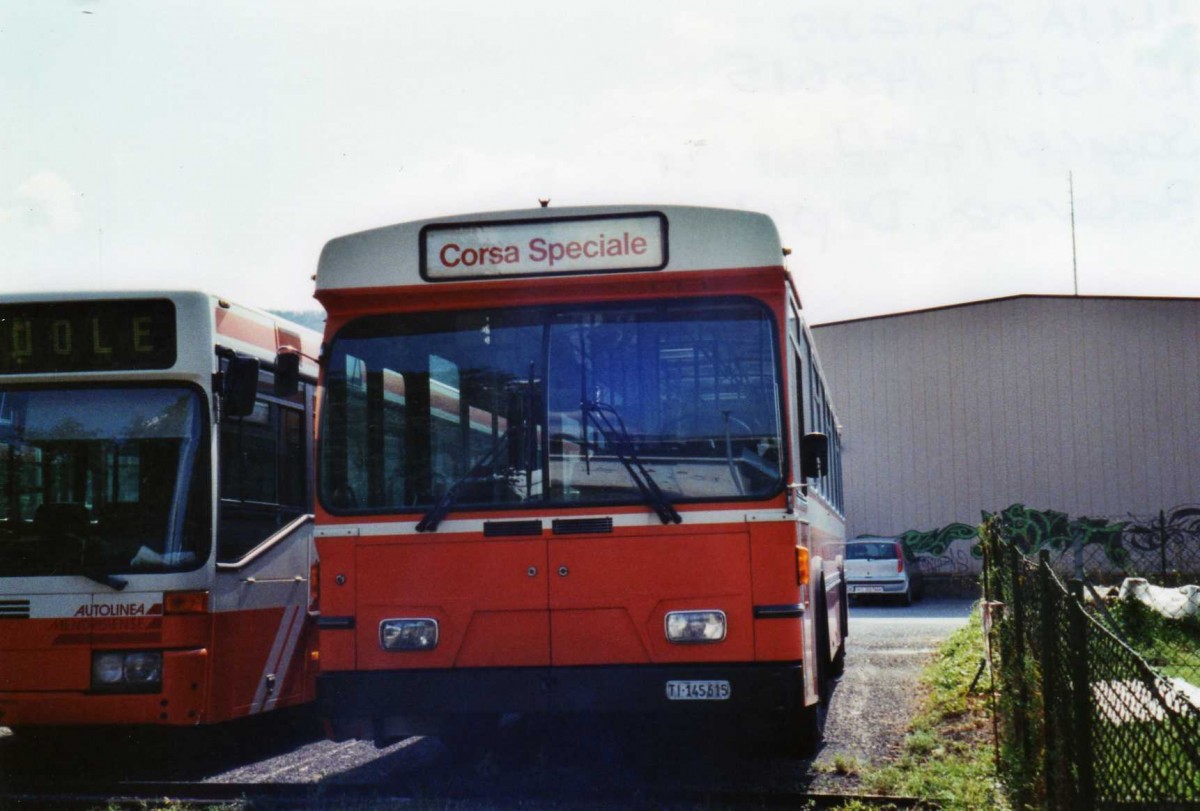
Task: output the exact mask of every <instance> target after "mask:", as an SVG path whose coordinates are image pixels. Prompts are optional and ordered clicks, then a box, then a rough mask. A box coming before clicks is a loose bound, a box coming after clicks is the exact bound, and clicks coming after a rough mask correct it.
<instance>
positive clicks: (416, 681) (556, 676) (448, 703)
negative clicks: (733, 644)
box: [317, 662, 816, 742]
mask: <svg viewBox="0 0 1200 811" xmlns="http://www.w3.org/2000/svg"><path fill="white" fill-rule="evenodd" d="M815 701H816V697H812V699H811V700H810V701H807V702H806V701H805V695H804V678H803V669H802V665H801V663H799V662H784V663H765V664H743V665H722V664H712V665H643V666H637V665H627V666H606V667H564V668H544V667H534V668H464V669H454V670H403V671H401V670H383V671H358V672H355V671H346V672H329V673H323V674H321V675H320V676H318V678H317V702H318V711H319V712H320V714H321V717H322V718H323V719H324V720H325V722H326V730H327V733H328V734H329V737H330V738H332V739H333V740H349V739H352V738H362V739H368V740H375V741H376V742H385V741H388V740H395V739H396V738H399V737H404V736H407V735H437V734H440V733H443V732H445V731H447V730H448V729H453V728H454V727H455V725H456V724H458V725H461V724H462V723H463V722H468V721H470V719H474V718H483V717H489V716H499V715H504V714H508V713H521V714H553V715H594V716H610V717H620V716H629V717H633V716H636V717H639V718H643V719H651V718H659V719H661V720H663V721H672V720H678V721H681V722H682V721H689V720H696V721H716V722H719V721H722V720H728V721H735V722H736V723H737V724H738V725H743V724H747V723H748V724H757V723H760V722H761V723H762V724H763V725H765V726H769V725H773V724H775V723H778V722H779V720H780V719H784V718H789V717H792V715H793V714H794V713H795V712H797V711H798V710H799V709H800V708H801V707H803V706H804V704H805V703H813V702H815Z"/></svg>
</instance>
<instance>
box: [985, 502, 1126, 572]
mask: <svg viewBox="0 0 1200 811" xmlns="http://www.w3.org/2000/svg"><path fill="white" fill-rule="evenodd" d="M993 517H995V518H996V519H998V521H999V522H1000V526H1001V527H1003V529H1004V532H1005V533H1006V537H1008V538H1012V539H1013V541H1015V542H1016V544H1017V548H1018V549H1020V550H1021V551H1022V552H1024V553H1025V554H1027V555H1029V554H1033V553H1034V552H1038V551H1040V550H1042V549H1049V550H1050V551H1051V552H1065V551H1066V550H1068V549H1073V548H1075V545H1076V543H1077V542H1078V544H1079V546H1081V547H1083V548H1087V547H1089V546H1091V547H1096V548H1099V549H1102V550H1103V551H1104V555H1105V557H1106V558H1108V561H1109V562H1110V563H1112V564H1113V565H1115V566H1118V567H1121V566H1124V565H1125V564H1126V563H1127V562H1128V561H1129V552H1128V550H1126V548H1125V545H1124V544H1123V543H1122V531H1123V530H1124V529H1125V526H1126V525H1127V524H1128V522H1126V521H1115V522H1114V521H1109V520H1108V519H1107V518H1088V517H1086V516H1084V517H1081V518H1069V517H1068V516H1067V514H1066V513H1063V512H1058V511H1057V510H1034V509H1032V508H1030V507H1026V506H1025V505H1024V504H1013V505H1012V506H1011V507H1009V508H1007V509H1005V510H1003V511H1002V512H1000V513H998V514H996V515H995V516H993V515H992V513H988V512H985V513H984V514H983V520H984V521H989V520H991V519H992V518H993Z"/></svg>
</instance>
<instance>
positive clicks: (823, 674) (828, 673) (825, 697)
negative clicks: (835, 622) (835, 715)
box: [816, 580, 834, 704]
mask: <svg viewBox="0 0 1200 811" xmlns="http://www.w3.org/2000/svg"><path fill="white" fill-rule="evenodd" d="M824 594H825V581H824V580H822V581H821V595H822V596H821V597H820V598H818V600H817V619H816V622H817V645H816V648H817V651H816V653H817V694H818V695H819V696H821V703H822V704H828V703H829V699H830V698H831V697H832V694H833V690H832V687H831V685H830V679H831V678H832V676H833V659H834V657H831V656H830V655H829V612H828V611H826V610H825V597H824Z"/></svg>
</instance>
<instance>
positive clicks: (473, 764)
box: [0, 600, 970, 809]
mask: <svg viewBox="0 0 1200 811" xmlns="http://www.w3.org/2000/svg"><path fill="white" fill-rule="evenodd" d="M969 608H970V601H966V600H927V601H924V602H921V603H918V604H917V605H915V606H912V607H910V608H900V607H891V606H883V605H861V606H860V605H856V606H854V607H853V608H852V610H851V620H850V622H851V636H850V639H849V646H848V648H847V660H846V674H845V676H843V677H842V679H841V680H840V681H839V682H838V684H837V686H836V688H835V690H834V692H833V697H832V700H831V703H830V705H829V710H828V715H827V719H826V725H825V745H824V747H823V749H822V750H821V752H820V753H819V755H818V757H817V758H816V760H815V761H814V762H811V763H810V762H807V761H795V760H791V759H788V758H785V757H773V756H767V755H764V754H763V753H761V752H757V753H755V752H749V751H746V750H745V748H744V747H735V746H731V745H730V744H729V742H728V741H725V740H722V739H721V738H720V736H718V735H704V734H697V733H696V732H695V731H687V730H679V729H650V728H645V727H643V726H641V725H638V724H636V723H633V724H630V725H626V726H622V727H613V726H609V725H600V724H594V723H563V722H549V721H538V722H533V721H523V720H520V721H516V722H515V723H511V724H509V725H507V726H506V727H505V728H504V729H502V730H501V731H500V732H499V733H498V735H497V737H495V739H493V740H491V741H489V745H488V746H486V747H484V748H483V749H482V750H481V751H480V752H477V753H475V754H473V755H471V756H466V755H464V754H462V753H455V752H451V751H448V750H447V749H446V748H445V747H443V746H442V744H441V743H440V742H439V741H437V740H436V739H432V738H410V739H408V740H406V741H402V742H400V743H397V744H394V745H392V746H390V747H388V748H386V749H383V750H377V749H375V747H374V746H372V745H371V744H369V743H364V742H348V743H332V742H329V741H325V740H322V739H320V736H319V734H318V733H317V729H316V726H315V724H314V722H313V719H312V718H311V717H310V716H307V715H304V714H295V715H292V716H288V717H283V718H278V719H263V720H256V721H254V722H250V723H245V724H234V725H230V726H229V727H227V728H225V729H219V730H199V731H198V730H191V731H188V732H189V733H197V734H188V735H186V736H184V737H178V736H174V737H173V736H171V735H165V736H164V735H163V734H161V733H159V734H154V735H151V736H150V737H148V738H134V737H128V736H123V735H120V734H118V735H116V736H114V735H112V734H111V733H110V734H108V735H104V734H101V735H98V736H97V735H87V734H83V735H74V734H72V735H69V736H67V738H66V739H64V738H62V737H61V736H55V737H51V738H48V739H46V740H41V739H39V738H37V736H25V735H21V734H18V735H14V736H8V737H5V736H4V735H3V733H2V732H0V789H2V788H3V787H4V785H5V784H6V782H8V781H11V780H12V779H13V778H15V777H16V776H18V775H27V774H29V773H30V772H41V773H43V774H52V775H53V774H62V773H63V772H64V766H66V768H65V771H66V772H68V773H69V774H70V775H72V776H76V777H82V778H84V779H86V777H87V776H88V775H89V774H94V775H96V776H97V777H100V776H104V777H107V778H108V779H113V778H114V777H117V776H120V777H121V778H122V779H143V780H146V779H158V780H165V779H175V780H205V781H209V782H222V783H257V782H285V783H300V784H311V785H313V786H314V788H315V787H317V786H320V785H337V784H352V785H368V786H378V787H379V790H380V792H381V793H387V794H390V795H393V796H395V795H404V796H410V797H422V798H445V799H446V800H451V799H462V800H465V801H466V804H465V805H461V804H460V805H455V806H454V807H456V808H481V809H486V808H491V807H494V806H495V805H497V804H498V805H500V806H504V805H506V804H508V805H520V806H521V807H524V808H531V807H538V806H537V805H536V804H529V803H527V802H524V801H521V802H514V801H515V800H523V798H550V803H549V806H548V807H562V804H563V803H567V804H569V805H572V806H575V805H578V804H579V803H580V802H583V803H584V804H587V803H597V804H599V805H600V806H603V805H604V800H605V798H611V797H613V796H623V797H626V798H630V797H633V798H652V797H654V796H656V795H671V794H677V793H680V792H684V793H688V794H691V795H693V796H700V795H704V794H706V793H713V794H716V795H720V794H730V795H736V794H738V793H759V792H766V793H788V792H797V791H805V790H810V791H820V792H831V793H832V792H842V791H855V790H856V789H857V781H856V779H855V778H854V777H853V776H849V777H847V776H839V775H837V774H836V773H835V772H836V767H835V764H836V763H838V762H839V761H843V762H844V761H846V760H847V759H851V758H853V759H856V760H857V761H858V763H861V764H875V763H880V762H882V761H883V760H886V759H887V758H889V757H890V756H892V755H894V754H895V753H896V751H897V750H898V747H899V746H900V744H901V742H902V741H903V737H904V731H905V727H906V725H907V722H908V718H909V717H910V716H911V714H912V712H913V711H914V710H915V705H916V700H917V690H916V684H917V678H918V676H919V674H920V671H921V669H922V667H923V666H924V665H925V663H926V662H927V661H928V660H929V658H930V656H931V655H932V653H933V651H934V650H935V649H936V647H937V645H938V644H939V643H940V642H941V640H942V639H944V638H945V637H946V636H947V635H948V634H949V633H950V632H951V631H952V630H953V629H954V628H956V627H958V626H959V625H961V624H963V623H964V622H965V621H966V617H967V613H968V611H969ZM643 805H645V804H644V803H643ZM652 805H654V806H655V807H657V806H658V804H657V803H652ZM646 807H649V806H646ZM682 807H694V806H682Z"/></svg>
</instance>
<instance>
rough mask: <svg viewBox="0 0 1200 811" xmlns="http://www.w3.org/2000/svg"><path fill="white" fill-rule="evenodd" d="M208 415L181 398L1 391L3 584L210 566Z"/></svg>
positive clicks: (162, 392) (180, 394)
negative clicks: (19, 579)
mask: <svg viewBox="0 0 1200 811" xmlns="http://www.w3.org/2000/svg"><path fill="white" fill-rule="evenodd" d="M203 412H204V409H203V405H202V400H201V398H200V395H199V393H198V391H197V390H193V389H191V388H184V387H181V386H176V387H155V388H151V387H127V388H97V387H88V388H82V387H80V388H53V389H38V390H33V389H26V388H20V389H17V388H13V389H5V388H0V577H11V576H18V577H21V576H38V575H73V574H78V575H85V576H90V577H97V576H111V575H113V574H120V573H127V574H130V573H140V572H167V571H181V570H186V569H194V568H196V567H197V566H199V565H200V564H201V563H203V562H204V561H205V560H207V558H208V552H209V546H210V540H209V535H210V530H209V527H210V521H211V518H210V515H209V512H210V509H209V503H210V498H211V496H210V488H211V483H210V481H209V478H208V470H209V469H210V468H209V450H208V446H207V444H206V442H205V441H204V438H205V436H206V421H205V419H204V418H203Z"/></svg>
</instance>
